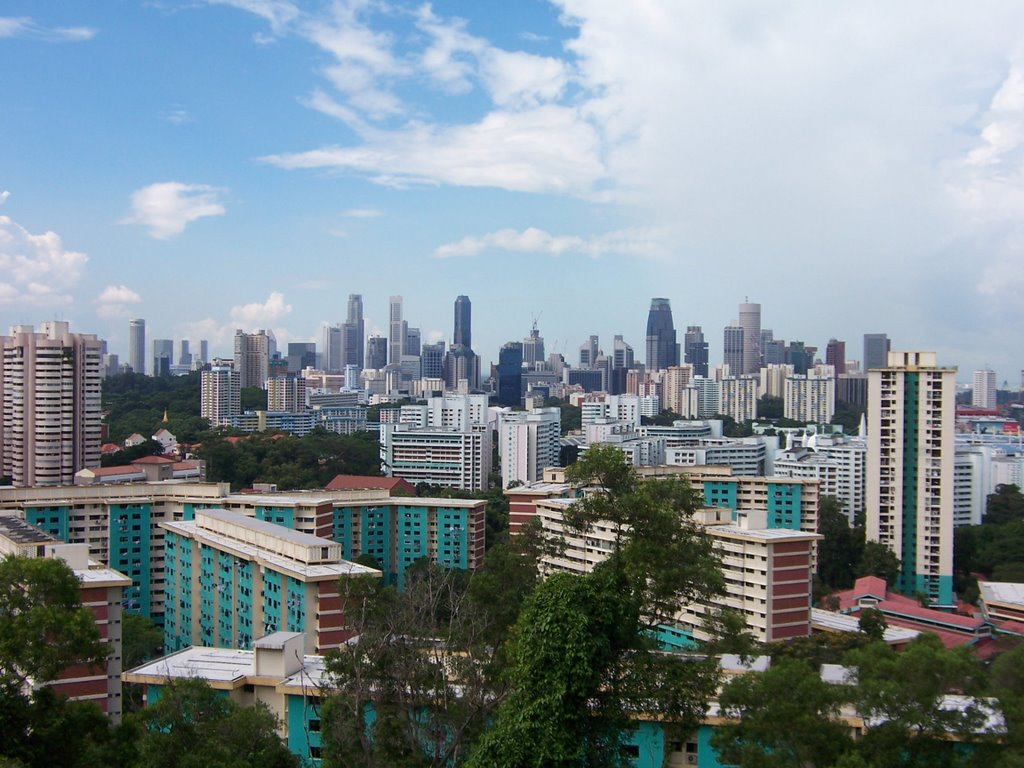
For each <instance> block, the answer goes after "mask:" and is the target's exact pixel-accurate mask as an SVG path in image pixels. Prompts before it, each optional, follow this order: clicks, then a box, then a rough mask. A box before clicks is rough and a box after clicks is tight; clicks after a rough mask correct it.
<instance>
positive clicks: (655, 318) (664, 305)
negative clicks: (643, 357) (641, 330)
mask: <svg viewBox="0 0 1024 768" xmlns="http://www.w3.org/2000/svg"><path fill="white" fill-rule="evenodd" d="M672 365H679V344H677V343H676V328H675V325H674V324H673V322H672V307H671V306H670V304H669V300H668V299H651V309H650V312H648V313H647V370H648V371H660V370H662V369H664V368H668V367H669V366H672Z"/></svg>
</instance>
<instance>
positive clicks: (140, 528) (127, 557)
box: [107, 503, 163, 623]
mask: <svg viewBox="0 0 1024 768" xmlns="http://www.w3.org/2000/svg"><path fill="white" fill-rule="evenodd" d="M107 509H108V513H109V515H108V519H109V521H110V523H109V529H108V536H109V541H108V544H107V546H108V553H109V556H108V561H109V562H108V565H109V566H110V567H111V568H113V569H114V570H117V571H120V572H121V573H123V574H124V575H125V576H127V577H128V578H130V579H131V580H132V586H130V587H129V588H128V589H126V590H125V607H126V608H127V609H128V610H132V611H136V612H138V613H141V614H142V615H143V616H148V617H150V618H152V619H154V620H156V618H157V617H155V616H153V615H152V613H151V611H150V546H149V537H150V533H151V515H150V505H149V504H148V503H144V504H109V505H107ZM159 620H160V623H163V616H160V617H159Z"/></svg>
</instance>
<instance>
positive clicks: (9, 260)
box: [0, 216, 89, 306]
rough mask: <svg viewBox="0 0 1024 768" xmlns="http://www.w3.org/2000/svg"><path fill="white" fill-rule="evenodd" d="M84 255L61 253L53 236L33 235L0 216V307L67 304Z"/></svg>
mask: <svg viewBox="0 0 1024 768" xmlns="http://www.w3.org/2000/svg"><path fill="white" fill-rule="evenodd" d="M88 260H89V259H88V257H87V256H86V255H85V254H84V253H79V252H78V251H69V250H65V248H64V244H63V242H62V241H61V238H60V236H59V235H58V234H57V233H55V232H45V233H43V234H41V235H33V234H32V233H30V232H29V231H28V230H26V229H25V228H24V227H22V226H20V225H19V224H17V223H15V222H14V221H12V220H11V219H10V217H8V216H0V305H3V306H59V305H65V304H70V303H71V301H72V297H71V296H70V295H69V294H68V293H67V291H68V290H69V289H70V288H71V287H72V286H74V285H75V284H76V283H77V282H78V280H79V278H80V277H81V275H82V270H83V269H84V268H85V264H86V262H87V261H88Z"/></svg>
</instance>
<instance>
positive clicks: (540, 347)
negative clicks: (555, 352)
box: [523, 320, 544, 370]
mask: <svg viewBox="0 0 1024 768" xmlns="http://www.w3.org/2000/svg"><path fill="white" fill-rule="evenodd" d="M523 362H524V363H526V366H527V367H528V368H530V369H531V370H532V369H533V368H535V367H536V365H537V363H543V362H544V337H543V336H541V335H540V331H538V330H537V321H536V320H534V321H533V327H532V328H531V329H530V335H529V336H528V337H527V338H525V339H523Z"/></svg>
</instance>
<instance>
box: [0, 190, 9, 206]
mask: <svg viewBox="0 0 1024 768" xmlns="http://www.w3.org/2000/svg"><path fill="white" fill-rule="evenodd" d="M10 196H11V193H10V192H8V191H7V190H6V189H5V190H3V191H0V205H3V204H4V203H6V202H7V198H8V197H10Z"/></svg>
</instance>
